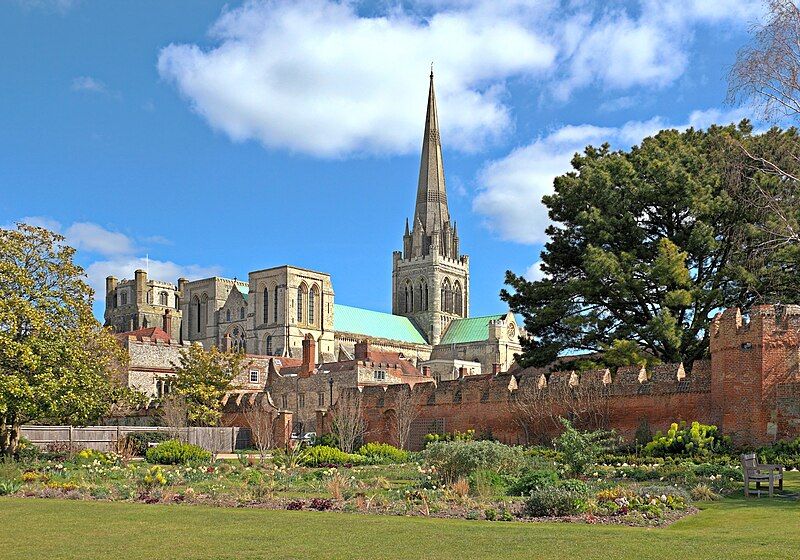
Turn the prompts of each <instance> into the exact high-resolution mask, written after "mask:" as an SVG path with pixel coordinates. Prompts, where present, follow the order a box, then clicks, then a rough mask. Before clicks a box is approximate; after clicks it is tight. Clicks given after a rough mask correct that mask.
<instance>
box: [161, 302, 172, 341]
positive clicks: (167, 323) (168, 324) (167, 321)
mask: <svg viewBox="0 0 800 560" xmlns="http://www.w3.org/2000/svg"><path fill="white" fill-rule="evenodd" d="M163 328H164V332H165V333H167V334H168V335H169V337H170V339H172V314H171V313H170V311H169V309H167V310H165V311H164V327H163Z"/></svg>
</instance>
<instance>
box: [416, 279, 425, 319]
mask: <svg viewBox="0 0 800 560" xmlns="http://www.w3.org/2000/svg"><path fill="white" fill-rule="evenodd" d="M417 307H418V308H419V310H420V311H425V300H424V299H423V295H422V280H420V281H419V285H417Z"/></svg>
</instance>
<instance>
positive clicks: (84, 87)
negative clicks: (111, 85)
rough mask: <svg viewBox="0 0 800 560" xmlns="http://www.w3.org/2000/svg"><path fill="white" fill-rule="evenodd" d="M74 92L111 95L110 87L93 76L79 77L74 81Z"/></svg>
mask: <svg viewBox="0 0 800 560" xmlns="http://www.w3.org/2000/svg"><path fill="white" fill-rule="evenodd" d="M71 87H72V91H88V92H91V93H109V91H108V86H107V85H106V84H105V82H103V81H102V80H98V79H97V78H92V77H91V76H78V77H77V78H73V79H72V86H71Z"/></svg>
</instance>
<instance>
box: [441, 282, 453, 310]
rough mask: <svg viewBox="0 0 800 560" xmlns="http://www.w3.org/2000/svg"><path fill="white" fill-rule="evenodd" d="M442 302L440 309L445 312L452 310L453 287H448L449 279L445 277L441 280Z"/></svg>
mask: <svg viewBox="0 0 800 560" xmlns="http://www.w3.org/2000/svg"><path fill="white" fill-rule="evenodd" d="M441 295H442V302H441V304H440V305H441V309H442V311H444V312H446V313H452V312H453V289H452V288H451V287H450V279H449V278H445V279H444V282H442V294H441Z"/></svg>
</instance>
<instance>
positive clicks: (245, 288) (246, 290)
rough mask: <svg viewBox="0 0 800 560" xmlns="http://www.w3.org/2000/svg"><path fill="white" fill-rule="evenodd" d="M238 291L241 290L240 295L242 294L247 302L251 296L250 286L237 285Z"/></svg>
mask: <svg viewBox="0 0 800 560" xmlns="http://www.w3.org/2000/svg"><path fill="white" fill-rule="evenodd" d="M236 289H237V290H239V293H240V294H242V297H243V298H244V300H245V301H247V298H248V296H249V295H250V288H249V287H248V286H240V285H239V284H236Z"/></svg>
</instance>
